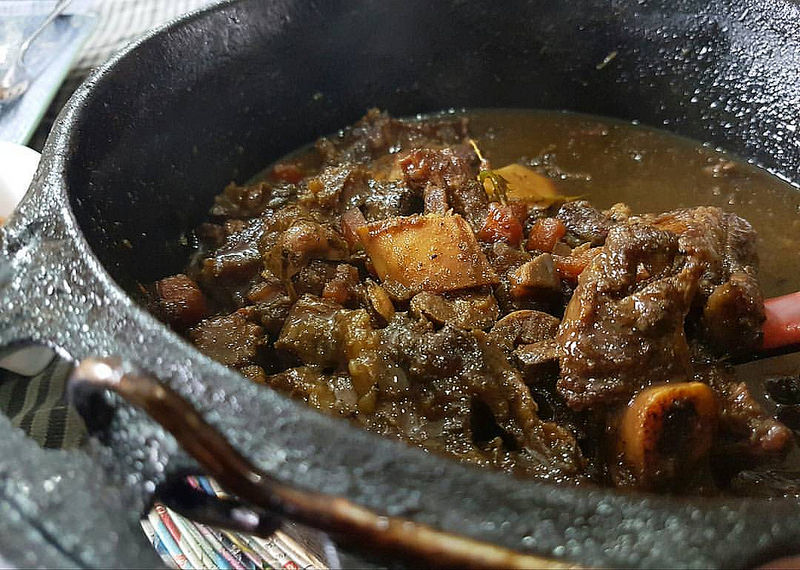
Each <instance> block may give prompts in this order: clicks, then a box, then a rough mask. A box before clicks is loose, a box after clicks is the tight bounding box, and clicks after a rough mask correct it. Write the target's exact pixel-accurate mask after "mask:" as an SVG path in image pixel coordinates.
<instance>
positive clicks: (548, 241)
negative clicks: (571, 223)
mask: <svg viewBox="0 0 800 570" xmlns="http://www.w3.org/2000/svg"><path fill="white" fill-rule="evenodd" d="M566 233H567V227H566V226H565V225H564V222H562V221H561V220H559V219H558V218H542V219H541V220H536V222H535V223H534V224H533V226H531V231H530V233H529V234H528V243H527V244H526V245H525V249H527V250H529V251H530V250H538V251H545V252H548V253H552V251H553V249H554V248H555V247H556V244H557V243H558V241H559V240H560V239H561V238H563V237H564V235H565V234H566Z"/></svg>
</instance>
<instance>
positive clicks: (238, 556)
mask: <svg viewBox="0 0 800 570" xmlns="http://www.w3.org/2000/svg"><path fill="white" fill-rule="evenodd" d="M187 482H188V483H189V484H190V485H191V486H193V487H194V488H196V489H199V490H202V491H204V492H205V493H208V494H209V495H212V496H215V497H226V496H227V495H226V493H225V492H224V491H223V490H222V489H221V488H220V487H219V485H218V484H217V483H216V482H215V481H213V480H212V479H209V478H207V477H187ZM141 525H142V530H143V531H144V533H145V536H147V539H148V540H149V541H150V543H151V544H152V545H153V548H155V550H156V552H157V553H158V555H159V556H161V559H162V560H164V563H165V564H167V565H168V566H169V567H171V568H177V569H181V570H183V569H188V568H222V569H231V570H256V569H267V568H274V569H276V570H278V569H286V570H293V569H309V570H310V569H315V570H316V569H327V568H334V569H335V568H338V567H339V563H338V556H337V554H336V549H335V546H334V545H333V543H332V542H331V541H330V539H329V538H328V537H327V535H325V534H323V533H320V532H318V531H315V530H313V529H308V528H304V527H301V526H299V525H296V524H294V523H285V524H284V525H283V526H282V527H281V528H280V529H279V530H277V531H275V532H274V533H273V534H272V535H270V536H268V537H260V536H254V535H248V534H243V533H238V532H232V531H228V530H224V529H219V528H214V527H210V526H208V525H204V524H200V523H197V522H193V521H190V520H188V519H186V518H184V517H182V516H181V515H179V514H178V513H176V512H174V511H173V510H171V509H169V508H168V507H166V506H165V505H163V504H161V503H156V504H155V505H154V506H153V509H152V510H151V511H150V512H149V513H148V514H147V516H146V517H144V518H143V519H142V520H141Z"/></svg>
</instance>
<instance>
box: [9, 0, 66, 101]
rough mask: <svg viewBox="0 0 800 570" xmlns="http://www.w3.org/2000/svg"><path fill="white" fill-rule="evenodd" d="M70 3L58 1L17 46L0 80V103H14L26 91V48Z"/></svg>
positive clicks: (62, 0) (27, 82) (27, 85)
mask: <svg viewBox="0 0 800 570" xmlns="http://www.w3.org/2000/svg"><path fill="white" fill-rule="evenodd" d="M71 1H72V0H59V2H58V3H57V4H56V5H55V6H54V7H53V9H52V10H51V11H50V13H49V14H48V15H47V18H45V20H44V22H42V23H41V24H40V25H39V27H38V28H36V29H35V30H34V31H33V33H32V34H31V35H30V36H28V37H27V39H26V40H25V41H24V42H22V45H20V46H19V51H18V52H17V57H16V59H15V60H14V63H12V64H11V67H9V68H8V69H7V70H6V72H5V74H4V75H3V77H2V78H1V79H0V103H8V102H11V101H14V100H16V99H18V98H19V97H20V96H21V95H22V94H23V93H25V91H27V90H28V87H29V86H30V84H31V76H30V75H29V74H28V71H27V70H26V69H25V62H24V61H23V60H24V58H25V53H26V52H27V51H28V48H30V47H31V44H32V43H33V40H35V39H36V37H37V36H38V35H39V34H41V33H42V31H43V30H44V29H45V28H47V26H49V25H50V24H51V23H52V22H53V20H55V19H56V18H57V17H58V15H59V14H61V12H63V11H64V9H65V8H66V7H67V6H68V5H69V3H70V2H71Z"/></svg>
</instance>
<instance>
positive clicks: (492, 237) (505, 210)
mask: <svg viewBox="0 0 800 570" xmlns="http://www.w3.org/2000/svg"><path fill="white" fill-rule="evenodd" d="M476 237H477V238H478V239H479V240H480V241H484V242H489V243H493V242H498V241H503V242H506V243H507V244H508V245H510V246H513V247H516V246H518V245H519V244H520V242H522V224H520V223H519V220H518V219H517V216H516V215H515V212H514V209H513V208H512V207H511V206H503V205H501V204H498V203H497V202H492V203H490V204H489V213H488V214H487V215H486V221H485V222H484V223H483V227H482V228H481V229H480V230H479V231H478V233H477V234H476Z"/></svg>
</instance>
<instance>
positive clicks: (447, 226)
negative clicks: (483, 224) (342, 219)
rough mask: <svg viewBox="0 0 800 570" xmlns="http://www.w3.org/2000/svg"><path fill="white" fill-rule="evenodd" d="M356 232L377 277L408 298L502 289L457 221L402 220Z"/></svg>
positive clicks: (471, 236)
mask: <svg viewBox="0 0 800 570" xmlns="http://www.w3.org/2000/svg"><path fill="white" fill-rule="evenodd" d="M357 232H358V236H359V238H360V239H361V242H362V243H363V244H364V249H365V250H366V252H367V254H368V255H369V258H370V260H371V261H372V264H373V266H374V268H375V272H376V273H377V274H378V277H380V279H381V280H382V281H387V282H390V283H396V284H398V285H400V286H402V287H404V288H406V289H407V290H408V291H409V292H412V293H418V292H420V291H430V292H433V293H440V292H443V291H455V290H457V289H465V288H467V287H476V286H480V285H490V284H496V283H498V277H497V274H496V273H495V272H494V270H493V269H492V267H491V266H490V265H489V262H488V261H487V260H486V257H485V256H484V255H483V252H482V251H481V248H480V246H479V245H478V242H477V240H476V239H475V235H474V234H473V233H472V230H471V229H470V227H469V225H468V224H467V223H466V222H465V221H464V219H463V218H462V217H461V216H459V215H444V216H439V215H427V216H419V215H416V216H408V217H402V216H400V217H396V218H389V219H387V220H381V221H378V222H373V223H370V224H367V225H366V226H363V227H360V228H358V230H357Z"/></svg>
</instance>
